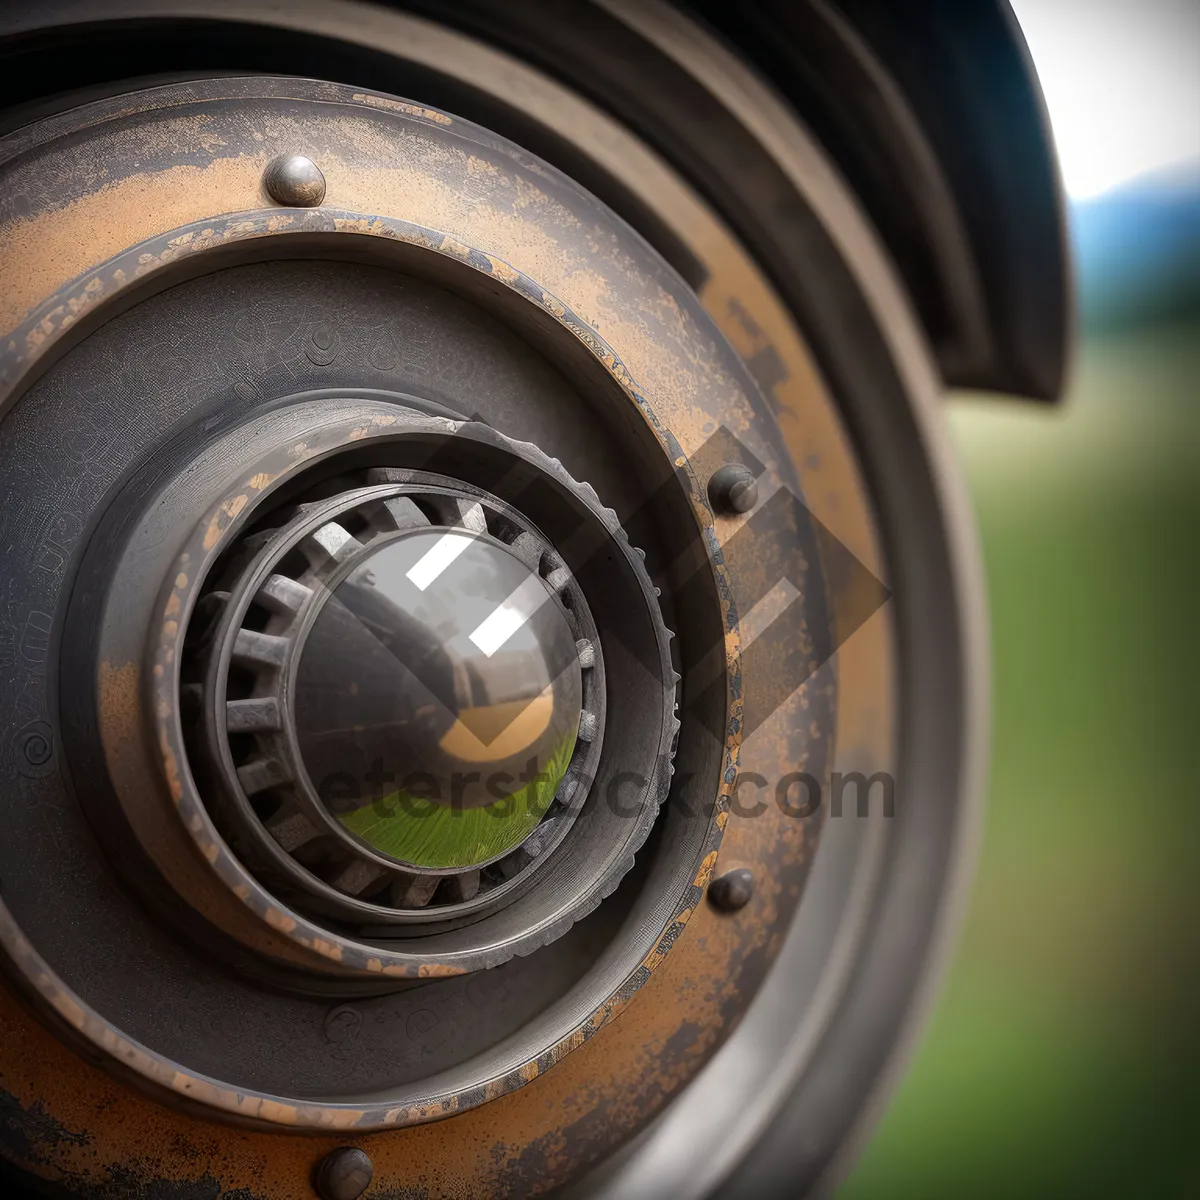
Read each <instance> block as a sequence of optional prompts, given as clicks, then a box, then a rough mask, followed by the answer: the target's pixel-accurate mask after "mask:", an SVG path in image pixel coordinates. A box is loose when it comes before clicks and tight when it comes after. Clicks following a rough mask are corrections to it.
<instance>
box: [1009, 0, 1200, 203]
mask: <svg viewBox="0 0 1200 1200" xmlns="http://www.w3.org/2000/svg"><path fill="white" fill-rule="evenodd" d="M1012 7H1013V9H1014V11H1015V12H1016V14H1017V17H1018V19H1019V20H1020V22H1021V27H1022V29H1023V31H1024V33H1025V38H1026V40H1027V41H1028V43H1029V50H1030V53H1031V54H1032V56H1033V61H1034V63H1035V65H1036V66H1037V70H1038V75H1039V77H1040V79H1041V83H1042V90H1043V92H1044V94H1045V97H1046V107H1047V108H1048V110H1049V112H1050V122H1051V124H1052V125H1053V127H1054V136H1055V141H1056V143H1057V146H1058V153H1059V158H1060V160H1061V163H1062V172H1063V181H1064V183H1065V185H1066V189H1067V192H1068V194H1069V195H1070V196H1071V197H1072V198H1073V199H1083V198H1085V197H1089V196H1097V195H1099V194H1100V193H1102V192H1106V191H1108V190H1109V189H1111V188H1114V187H1117V186H1119V185H1120V184H1122V183H1125V182H1127V181H1129V180H1131V179H1133V178H1135V177H1137V176H1139V175H1143V174H1145V173H1147V172H1156V171H1164V170H1169V169H1172V168H1182V167H1184V165H1185V164H1189V163H1190V164H1193V165H1196V164H1200V3H1198V2H1197V0H1012Z"/></svg>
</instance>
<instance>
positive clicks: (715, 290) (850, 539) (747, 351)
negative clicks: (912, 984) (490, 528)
mask: <svg viewBox="0 0 1200 1200" xmlns="http://www.w3.org/2000/svg"><path fill="white" fill-rule="evenodd" d="M713 279H715V280H716V282H715V283H714V282H713V281H712V280H711V279H710V283H709V284H708V286H707V287H706V289H705V292H704V295H705V299H706V302H707V303H708V305H709V307H710V309H715V310H717V311H719V310H720V309H721V308H722V307H723V301H724V297H723V296H722V294H721V291H720V275H719V273H717V274H716V275H714V277H713ZM742 286H743V287H745V281H744V280H743V283H742ZM762 311H763V310H762V308H761V307H760V308H759V309H758V310H757V313H756V315H761V313H762ZM901 323H903V322H901ZM723 325H724V331H725V332H726V335H727V336H730V337H732V338H733V340H734V341H735V344H738V348H739V350H740V351H741V352H742V354H743V356H744V357H752V356H753V354H754V352H755V344H754V341H753V335H751V337H750V341H749V343H748V344H747V342H746V335H745V333H744V328H743V333H742V334H741V335H739V334H738V325H737V322H736V320H734V321H733V323H732V324H731V323H730V319H729V317H728V313H726V314H725V319H724V320H723ZM760 332H761V327H760ZM739 338H740V341H739ZM768 344H770V342H768ZM801 353H802V351H801ZM792 361H793V362H794V361H795V360H794V359H793V360H792ZM802 369H803V368H802ZM795 377H796V376H795V374H793V376H792V378H793V379H795ZM916 386H918V387H920V386H925V384H918V385H916ZM835 440H836V439H835ZM809 495H810V497H812V498H813V499H814V502H813V504H812V505H811V507H812V508H813V511H815V512H818V513H820V512H821V511H822V509H821V507H820V500H819V498H816V497H814V493H813V492H812V491H811V489H810V493H809ZM857 502H858V503H862V502H863V501H862V500H861V499H859V500H858V501H857ZM868 520H869V518H868ZM835 528H836V529H837V532H838V534H839V536H841V537H842V540H843V541H844V543H845V544H847V545H851V546H852V547H853V548H854V549H855V550H856V551H859V552H860V553H861V554H862V556H863V558H864V559H865V561H867V562H868V563H869V564H872V565H874V566H875V569H876V570H877V571H879V572H880V573H882V567H881V566H879V564H878V561H877V560H873V559H872V551H871V549H870V546H869V545H867V546H866V548H865V549H864V548H863V545H862V542H861V540H858V541H856V539H855V535H854V533H853V531H852V530H851V531H850V532H849V534H848V535H846V531H845V528H844V527H839V526H836V525H835ZM870 540H871V538H870V534H869V533H868V537H867V542H868V543H869V542H870ZM880 632H882V631H880ZM868 634H870V630H869V629H864V631H863V637H866V636H867V635H868ZM886 636H887V635H886V634H885V635H884V637H885V640H886ZM860 642H861V639H860ZM854 649H855V650H858V646H857V645H856V646H855V647H854ZM859 652H860V653H863V659H864V661H866V660H870V659H872V657H873V656H874V661H873V662H871V665H870V666H869V667H868V670H869V671H871V672H876V673H877V672H878V669H879V660H878V656H879V654H880V652H881V651H880V647H879V645H877V646H876V648H875V649H874V650H873V651H872V652H869V653H868V652H864V651H861V650H860V651H859ZM883 653H884V654H885V655H886V651H883ZM848 656H849V657H851V658H852V657H853V652H852V650H851V647H844V652H843V653H842V655H841V658H842V667H843V672H842V673H843V678H846V677H849V678H850V679H852V680H853V679H855V678H856V676H855V669H854V667H853V664H852V663H848V662H847V661H846V660H847V657H848ZM878 682H879V681H878V680H876V681H874V683H873V685H872V686H878ZM887 687H888V685H887V684H886V683H885V685H884V690H885V691H886V690H887ZM857 700H858V701H859V702H860V703H861V702H862V700H863V695H862V693H861V692H860V693H859V694H858V696H857ZM853 722H854V718H853V717H852V716H851V717H850V718H849V720H847V719H846V714H844V713H843V714H842V719H841V727H842V728H843V729H846V728H847V727H849V728H853ZM887 740H888V739H887V737H886V735H885V736H884V737H883V738H882V739H881V740H879V741H878V743H877V748H876V749H875V750H873V751H871V752H870V753H871V754H873V755H875V757H874V758H873V759H868V760H866V761H864V757H863V755H862V753H861V751H862V744H861V743H860V746H859V747H858V750H859V757H858V758H857V759H856V760H852V761H851V762H850V763H848V764H847V765H848V766H850V767H852V768H855V767H865V768H866V769H868V771H869V768H870V766H871V763H872V762H875V763H876V764H877V765H878V764H880V763H884V762H886V761H887V758H888V754H889V753H890V752H889V751H888V750H887V749H886V748H885V747H886V744H887ZM872 824H873V823H872ZM879 836H882V835H879ZM883 840H884V841H886V840H887V839H886V838H884V839H883ZM856 853H858V852H856ZM876 853H878V854H880V855H883V854H884V853H885V852H884V851H883V850H882V849H877V851H876ZM869 857H870V856H869V855H868V856H867V858H866V859H864V858H862V857H861V855H860V856H859V858H858V859H856V861H859V862H865V861H868V860H869ZM880 861H882V860H877V865H878V863H879V862H880ZM730 865H731V866H733V865H736V860H734V859H733V858H731V859H730ZM725 866H726V859H725V855H724V854H723V855H722V859H721V862H720V868H721V869H723V868H724V867H725ZM880 869H882V868H880ZM868 873H870V871H868ZM859 886H860V887H861V886H867V885H862V884H860V885H859ZM563 1069H564V1070H565V1069H566V1068H565V1065H564V1068H563ZM564 1086H567V1085H566V1084H565V1082H564ZM829 1140H830V1141H831V1142H837V1141H840V1135H835V1134H833V1133H830V1135H829ZM818 1157H820V1158H821V1160H822V1161H826V1160H827V1152H826V1151H825V1150H823V1151H822V1153H821V1155H820V1156H818Z"/></svg>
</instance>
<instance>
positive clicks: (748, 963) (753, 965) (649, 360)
mask: <svg viewBox="0 0 1200 1200" xmlns="http://www.w3.org/2000/svg"><path fill="white" fill-rule="evenodd" d="M372 112H373V110H372ZM267 149H268V151H269V148H267ZM410 181H411V176H410V179H409V182H410ZM171 195H172V196H173V195H175V193H174V192H172V193H171ZM235 211H236V210H235ZM355 228H356V229H357V228H361V226H357V225H356V226H355ZM251 229H253V226H251ZM280 232H282V233H284V234H286V232H287V227H286V226H285V227H283V229H282V230H281V231H280ZM270 236H274V235H273V234H272V235H270ZM513 257H517V258H519V256H518V255H514V256H513ZM410 261H411V260H410ZM545 265H546V264H543V269H545ZM464 269H468V270H469V269H470V268H469V264H468V265H467V267H466V268H464ZM114 278H116V277H114ZM142 278H143V279H147V278H148V274H147V273H143V277H142ZM458 278H459V279H461V278H462V274H461V272H460V273H459V275H458ZM510 278H511V277H510ZM518 278H519V277H518ZM662 278H664V279H665V278H668V277H666V276H664V277H662ZM530 294H536V295H537V296H538V297H539V298H540V299H541V298H544V296H545V293H544V291H542V290H541V289H536V291H534V292H531V293H530ZM542 303H543V305H544V303H545V301H544V299H542ZM561 311H563V312H565V313H566V315H567V318H568V327H569V322H570V321H571V320H572V319H574V320H577V318H572V317H571V314H570V310H569V309H565V308H563V309H562V310H561ZM136 312H137V310H135V312H134V313H131V314H129V317H130V318H132V317H133V316H135V314H136ZM551 315H553V316H554V320H555V321H558V320H560V318H559V317H558V316H557V315H555V314H554V309H553V308H552V309H551ZM575 327H576V328H581V327H582V323H580V324H578V325H576V326H575ZM68 328H69V326H68ZM543 328H544V327H543ZM535 332H536V327H535ZM611 332H613V333H619V330H616V329H613V330H612V331H611ZM53 336H54V334H53V330H51V337H50V339H49V340H51V341H52V340H53ZM576 336H578V335H576ZM689 336H691V337H694V327H693V332H692V333H691V334H689ZM594 337H595V335H594V334H589V338H590V339H594ZM38 344H39V345H40V344H41V343H38ZM90 344H92V343H88V344H87V345H90ZM95 344H96V345H98V343H95ZM314 344H315V343H314ZM592 344H597V343H596V342H595V341H594V340H593V341H592ZM627 344H628V345H629V347H630V349H631V350H632V351H633V352H634V353H635V354H638V355H643V356H645V355H647V352H649V351H651V349H652V347H651V346H650V345H649V344H646V346H645V350H642V349H639V342H638V340H637V339H636V338H635V339H633V340H631V341H629V342H628V343H627ZM24 345H26V346H29V347H30V348H31V349H32V348H34V347H33V346H30V343H28V342H26V343H24ZM79 349H80V351H84V349H85V347H80V348H79ZM318 349H319V347H318ZM368 349H369V347H368ZM653 349H654V350H656V351H657V354H656V355H655V354H649V356H645V357H643V360H642V366H643V367H648V368H650V369H649V371H648V372H647V373H648V374H649V375H650V376H651V377H652V378H653V377H656V378H657V382H656V385H655V386H656V389H657V391H656V394H659V395H661V396H662V398H663V399H664V400H667V401H668V403H670V396H671V394H672V390H673V389H676V388H679V387H681V386H682V387H683V388H684V389H685V391H684V393H683V394H684V395H686V394H687V389H691V388H694V386H695V384H696V383H698V382H699V381H700V380H701V379H703V380H704V381H705V386H714V387H719V388H721V389H723V390H724V394H725V395H726V397H728V396H729V392H728V383H729V381H730V379H731V375H730V374H729V373H728V368H725V369H724V370H723V371H722V372H720V373H719V378H717V379H711V378H709V377H705V376H695V375H677V376H675V378H674V380H673V382H670V383H668V380H670V379H671V376H669V375H663V374H662V373H661V367H662V366H663V365H664V360H663V358H662V356H661V345H659V346H657V347H653ZM693 352H694V351H693ZM589 353H590V351H589ZM724 354H725V352H724V351H721V352H720V355H724ZM568 357H569V355H568ZM719 357H720V356H719ZM656 358H657V362H656V361H655V360H656ZM83 361H84V360H81V365H82V364H83ZM197 361H199V360H197ZM306 361H308V362H309V363H312V358H311V357H308V358H307V360H306ZM668 361H669V360H668ZM708 361H709V365H710V368H711V366H713V365H715V362H714V360H712V359H709V360H708ZM718 361H719V358H718ZM726 361H730V360H728V359H727V360H726ZM610 362H611V363H612V365H613V366H615V367H618V368H619V367H620V366H621V364H620V360H619V359H617V358H615V356H614V358H613V359H612V360H610ZM221 365H222V364H219V363H214V364H212V366H215V367H218V368H219V367H220V366H221ZM313 366H314V367H315V366H317V364H315V363H313ZM306 369H308V368H306ZM317 369H319V367H318V368H317ZM735 370H736V368H735ZM656 371H657V375H656ZM608 377H609V378H610V379H611V378H612V377H613V375H612V368H611V367H610V368H609V371H608ZM618 378H619V379H622V380H626V381H632V380H633V379H634V378H635V376H633V374H632V372H629V371H628V369H627V368H626V369H625V373H619V374H618ZM52 379H53V373H52V375H51V376H47V378H46V380H45V381H43V384H44V386H43V387H42V391H43V392H45V391H46V388H47V387H50V386H51V381H52ZM47 394H50V393H47ZM637 394H638V396H639V397H640V396H641V395H642V393H640V391H639V392H638V393H637ZM682 398H683V396H682V395H681V397H680V399H682ZM691 398H692V400H693V401H694V400H695V399H696V393H695V392H692V397H691ZM638 403H642V400H641V399H639V400H638ZM634 411H637V410H636V408H635V410H634ZM679 411H680V412H685V411H686V412H690V413H691V414H693V415H692V419H693V420H694V419H697V418H696V414H697V407H696V405H695V404H694V402H693V403H692V404H689V405H682V406H681V407H680V409H679ZM699 411H703V409H702V408H701V409H700V410H699ZM726 411H729V410H728V409H727V410H726ZM751 411H752V410H751ZM164 415H165V413H164ZM653 428H654V427H653V426H651V429H653ZM543 433H544V431H543ZM759 449H760V450H761V451H762V453H763V456H764V457H765V458H767V459H769V458H770V457H771V454H770V451H769V444H765V443H764V444H763V445H762V446H760V447H759ZM694 486H695V485H694V484H693V487H694ZM239 494H240V493H239ZM693 495H699V493H698V491H696V492H693ZM703 512H704V506H703V501H702V500H701V501H700V505H699V514H698V515H700V514H703ZM701 528H703V526H701ZM768 544H769V543H768ZM701 615H702V613H701V610H699V609H695V608H693V609H692V611H690V612H689V613H688V614H687V621H685V622H684V625H685V626H690V627H692V628H693V631H694V626H695V622H696V621H697V619H698V618H699V617H700V616H701ZM692 636H693V637H694V632H693V633H692ZM696 736H697V735H696V734H695V733H693V734H692V735H691V741H690V744H692V747H693V748H692V749H689V750H687V752H686V755H685V761H686V763H687V772H686V774H687V778H685V779H683V780H681V781H680V786H681V787H682V789H683V791H682V792H681V793H680V794H681V796H683V797H686V795H687V789H688V787H689V786H691V785H690V784H689V782H688V780H689V779H690V780H695V779H696V777H697V775H696V767H697V765H699V764H698V762H697V760H696V758H695V754H696V751H697V750H699V749H700V748H701V747H703V745H704V744H705V743H704V742H703V741H702V740H701V741H696V740H695V739H696ZM705 736H707V734H706V735H705ZM685 744H689V743H688V740H687V739H684V740H681V754H684V747H685ZM702 753H704V754H707V753H708V752H707V751H702ZM682 803H683V804H684V806H685V809H684V811H681V812H679V813H677V814H676V816H675V818H674V821H675V822H676V823H678V822H679V821H680V820H682V821H684V822H685V824H682V825H679V826H678V829H677V833H678V832H680V831H684V830H686V829H687V828H688V825H687V824H686V822H687V821H688V819H689V818H688V817H687V814H686V808H687V806H688V802H687V800H686V799H684V800H683V801H682ZM717 815H719V816H723V813H722V812H721V810H720V809H718V810H717ZM723 823H724V822H723V821H722V824H723ZM765 824H771V822H766V823H765ZM692 825H693V827H694V825H695V822H694V819H693V820H692ZM785 832H787V833H789V834H790V836H788V837H785V838H783V839H782V840H781V839H780V837H779V836H778V834H777V833H776V834H772V833H771V831H770V830H768V829H765V828H764V829H762V831H761V834H760V835H758V836H759V837H760V838H761V843H760V844H761V845H762V847H763V850H764V851H765V850H767V848H768V847H772V848H773V852H774V853H780V852H782V853H783V854H785V855H787V854H790V855H794V854H795V852H796V850H797V849H798V848H799V846H800V845H802V842H801V840H800V839H799V838H797V837H796V836H795V833H794V832H792V831H791V830H787V829H785ZM796 832H799V831H798V830H796ZM671 842H674V843H676V844H677V842H678V839H677V837H674V838H672V837H670V836H669V837H668V838H666V839H664V844H668V843H671ZM709 869H711V861H709V862H707V863H704V864H702V870H701V872H700V873H698V874H696V878H695V880H694V881H693V882H692V883H691V885H690V886H692V887H695V888H696V889H699V890H700V891H702V889H703V886H704V883H705V882H706V880H707V872H708V870H709ZM693 873H695V872H693ZM776 877H777V878H782V876H781V875H780V873H779V872H778V871H777V872H776ZM776 895H777V896H778V893H776ZM774 902H775V901H774V899H773V900H772V904H774ZM764 911H765V913H766V914H770V913H771V912H772V911H774V912H777V913H778V915H779V916H780V917H782V915H783V912H782V911H781V910H779V909H774V910H772V909H767V910H764ZM694 912H695V910H693V912H692V913H689V918H690V916H692V915H694ZM772 919H774V917H772V916H769V915H768V917H767V927H768V928H769V924H770V921H771V920H772ZM680 927H681V926H680ZM677 933H678V929H677V930H676V933H675V934H674V935H673V936H672V940H673V941H674V940H677ZM763 935H764V933H763V932H760V933H759V935H758V936H759V937H761V936H763ZM761 944H762V943H761V942H759V941H758V938H757V937H756V938H752V939H750V940H749V941H743V942H742V943H741V944H740V946H739V947H737V948H736V949H737V950H738V951H739V952H740V953H741V954H743V955H748V954H752V953H753V951H754V949H755V947H756V946H757V945H761ZM730 949H731V951H732V950H734V949H735V948H734V947H732V946H731V947H730ZM660 961H661V962H662V963H663V964H664V965H665V963H666V962H670V961H671V959H670V958H669V957H668V958H665V959H662V958H660V959H659V960H656V961H655V962H653V963H652V964H643V968H645V967H646V966H648V965H653V966H655V967H657V966H658V965H659V962H660ZM702 961H703V962H704V967H703V969H704V970H705V971H708V970H711V969H714V968H715V969H717V970H720V971H721V973H722V976H723V977H724V979H725V983H726V986H729V984H730V981H731V980H730V975H729V973H728V972H729V966H730V964H729V961H728V959H726V962H725V965H724V966H718V965H717V964H716V963H714V962H713V960H712V958H711V955H710V954H705V955H704V956H703V960H702ZM743 962H744V964H745V966H744V968H741V969H750V970H751V971H753V970H756V969H758V968H757V962H756V961H755V960H754V958H753V957H744V958H743ZM738 969H739V968H737V967H734V971H735V973H736V971H737V970H738ZM642 978H645V976H644V975H643V976H642ZM692 979H693V980H694V979H695V976H694V975H693V976H692ZM681 982H682V981H681ZM685 986H687V987H689V988H690V989H691V988H694V987H695V983H694V982H692V983H689V984H685ZM731 994H734V993H731ZM718 1000H719V996H718V995H714V996H713V1002H714V1003H715V1002H717V1001H718ZM619 1007H620V1008H624V1007H625V1002H621V1003H620V1005H619ZM616 1011H618V1007H613V1008H610V1009H609V1010H608V1012H607V1014H606V1015H605V1017H604V1019H602V1021H601V1023H600V1024H599V1025H594V1026H592V1029H593V1030H594V1031H595V1030H598V1029H599V1028H602V1027H603V1026H604V1025H606V1024H607V1020H608V1017H610V1016H611V1015H614V1014H615V1012H616ZM651 1011H661V1010H658V1009H652V1010H651ZM727 1011H728V1010H727ZM692 1014H693V1016H695V1015H698V1014H697V1013H696V1011H695V1009H694V1007H693V1009H692ZM663 1015H665V1016H668V1019H670V1017H669V1015H668V1014H665V1013H664V1014H663ZM713 1016H714V1017H715V1018H716V1019H717V1020H718V1021H720V1020H723V1019H729V1017H722V1015H721V1010H720V1008H715V1009H714V1011H713ZM643 1030H644V1027H643ZM105 1036H108V1037H111V1035H110V1034H106V1035H105ZM529 1036H531V1037H534V1036H537V1031H536V1029H534V1030H531V1031H530V1034H529ZM583 1040H584V1042H586V1040H587V1037H586V1036H585V1038H584V1039H583ZM642 1044H643V1045H645V1044H646V1043H645V1042H644V1041H643V1042H642ZM571 1045H572V1046H579V1045H580V1042H579V1040H578V1039H574V1040H572V1042H571ZM704 1045H705V1043H703V1042H702V1043H700V1044H699V1045H698V1046H696V1049H697V1050H699V1051H701V1052H703V1046H704ZM683 1049H685V1051H686V1050H687V1049H688V1047H686V1046H685V1047H683ZM692 1053H695V1051H694V1050H693V1051H692ZM133 1061H134V1063H135V1064H136V1063H137V1062H138V1061H139V1060H138V1059H137V1058H136V1057H135V1058H134V1059H133ZM567 1061H569V1060H567ZM600 1061H603V1060H597V1063H598V1064H599V1062H600ZM563 1065H565V1063H564V1064H563ZM612 1066H613V1062H612V1060H611V1059H609V1060H608V1061H607V1063H606V1065H605V1071H606V1072H608V1071H611V1068H612ZM518 1077H519V1079H520V1082H522V1083H526V1082H528V1079H529V1077H530V1076H529V1074H528V1073H526V1074H525V1075H520V1074H519V1073H518ZM564 1083H565V1086H567V1087H571V1086H572V1085H571V1084H570V1083H569V1082H566V1081H564ZM575 1086H577V1085H575ZM490 1094H491V1095H497V1094H499V1089H491V1091H490ZM209 1095H211V1093H209ZM660 1095H661V1093H660ZM646 1099H647V1101H648V1102H650V1103H652V1104H653V1103H655V1102H656V1101H655V1100H654V1099H653V1095H652V1094H648V1095H647V1097H646ZM657 1102H659V1103H660V1102H661V1100H659V1101H657ZM495 1103H496V1104H498V1103H499V1101H496V1102H495ZM494 1107H495V1105H489V1110H491V1109H493V1108H494ZM243 1111H245V1108H244V1107H243ZM463 1115H465V1114H463ZM630 1115H632V1113H631V1114H630ZM462 1119H463V1118H462V1116H459V1117H458V1118H456V1119H455V1121H454V1122H453V1123H452V1124H453V1125H454V1126H456V1127H457V1126H458V1125H459V1123H460V1122H461V1120H462ZM607 1136H612V1137H615V1138H619V1137H621V1136H622V1128H621V1127H620V1126H618V1127H616V1128H614V1129H612V1130H611V1131H610V1133H609V1134H608V1135H607ZM452 1140H453V1139H452ZM580 1151H581V1152H586V1151H585V1150H584V1146H583V1145H581V1146H580ZM113 1152H115V1153H116V1152H119V1148H118V1147H117V1146H116V1145H115V1144H114V1146H113ZM447 1161H449V1160H447ZM277 1165H278V1164H277ZM562 1169H563V1170H570V1169H572V1168H570V1166H569V1162H567V1161H564V1163H563V1164H562Z"/></svg>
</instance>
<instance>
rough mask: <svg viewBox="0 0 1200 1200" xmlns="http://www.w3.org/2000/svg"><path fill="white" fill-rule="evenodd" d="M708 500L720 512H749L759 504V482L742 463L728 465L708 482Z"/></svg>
mask: <svg viewBox="0 0 1200 1200" xmlns="http://www.w3.org/2000/svg"><path fill="white" fill-rule="evenodd" d="M708 499H709V502H710V503H711V504H712V506H713V508H714V509H715V510H717V511H718V512H724V513H745V512H749V511H750V510H751V509H752V508H753V507H754V506H755V505H756V504H757V503H758V480H757V479H755V478H754V475H753V474H752V473H751V471H750V470H749V468H747V467H744V466H742V465H741V463H726V465H725V466H723V467H721V468H719V469H718V470H716V471H714V472H713V475H712V478H711V479H710V480H709V481H708Z"/></svg>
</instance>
